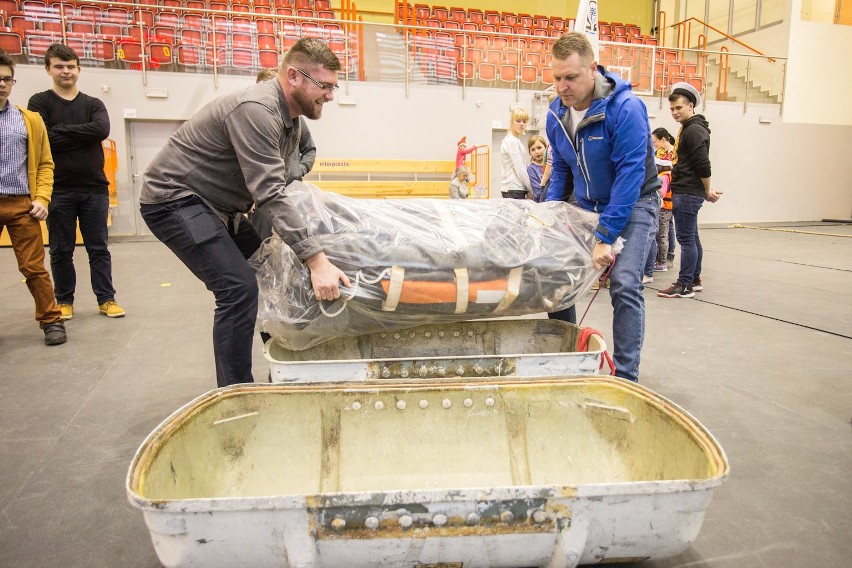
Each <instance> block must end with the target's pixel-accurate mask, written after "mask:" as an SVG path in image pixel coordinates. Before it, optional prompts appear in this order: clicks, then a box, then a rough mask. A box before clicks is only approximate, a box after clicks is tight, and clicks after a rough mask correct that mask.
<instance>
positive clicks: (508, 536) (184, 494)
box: [127, 377, 728, 568]
mask: <svg viewBox="0 0 852 568" xmlns="http://www.w3.org/2000/svg"><path fill="white" fill-rule="evenodd" d="M727 475H728V462H727V459H726V457H725V454H724V452H723V451H722V449H721V448H720V447H719V445H718V444H717V442H716V441H715V440H714V439H713V437H712V435H711V434H710V433H709V432H707V430H705V428H704V427H703V426H702V425H701V424H700V423H698V422H697V421H696V420H695V419H694V418H692V417H691V416H689V415H688V414H687V413H686V412H684V411H683V410H681V409H680V408H678V407H677V406H675V405H674V404H672V403H671V402H669V401H667V400H666V399H664V398H662V397H660V396H659V395H656V394H655V393H653V392H651V391H649V390H647V389H645V388H643V387H640V386H637V385H634V384H632V383H629V382H627V381H623V380H620V379H611V378H600V377H581V378H569V379H552V378H541V379H523V380H511V379H503V380H497V379H494V380H484V381H476V382H467V383H464V382H458V381H440V380H437V381H435V382H430V383H417V384H415V383H410V384H409V383H405V384H401V383H397V384H392V383H384V384H372V385H367V384H360V385H359V384H350V385H334V384H321V385H245V386H234V387H228V388H224V389H218V390H215V391H211V392H210V393H208V394H206V395H204V396H201V397H199V398H198V399H196V400H194V401H192V402H190V403H189V404H187V405H186V406H184V407H183V408H181V409H180V410H178V411H177V412H175V413H174V414H173V415H172V416H171V417H169V418H168V419H167V420H166V421H165V422H163V423H162V424H161V425H160V426H159V427H157V429H156V430H154V432H152V433H151V434H150V436H149V437H148V438H147V439H146V440H145V442H144V443H143V444H142V446H141V447H140V448H139V451H138V452H137V454H136V456H135V458H134V460H133V463H132V464H131V466H130V471H129V472H128V478H127V492H128V496H129V498H130V501H131V503H132V504H134V505H135V506H137V507H138V508H140V509H141V510H142V511H143V514H144V517H145V522H146V523H147V525H148V528H149V530H150V532H151V537H152V540H153V543H154V547H155V549H156V551H157V554H158V556H159V558H160V561H161V562H162V563H163V564H164V565H165V566H167V567H175V566H199V567H201V566H203V567H205V568H213V567H219V566H221V567H234V566H250V567H265V566H268V567H281V568H289V567H305V568H307V567H313V566H317V567H327V568H340V567H347V568H359V567H365V568H366V567H375V566H382V567H424V566H437V565H440V566H454V567H463V568H473V567H506V568H518V567H530V566H548V567H553V568H555V567H567V566H575V565H577V564H578V563H592V562H602V561H607V562H614V561H624V560H629V559H630V560H633V559H653V558H664V557H668V556H673V555H677V554H679V553H680V552H682V551H683V550H684V549H685V548H686V547H687V546H689V544H690V543H691V542H693V540H694V539H695V538H696V536H697V534H698V531H699V529H700V528H701V523H702V521H703V519H704V512H705V509H706V508H707V506H708V504H709V502H710V498H711V494H712V491H713V489H714V488H715V487H717V486H718V485H720V484H721V483H722V482H723V481H724V480H725V478H726V477H727Z"/></svg>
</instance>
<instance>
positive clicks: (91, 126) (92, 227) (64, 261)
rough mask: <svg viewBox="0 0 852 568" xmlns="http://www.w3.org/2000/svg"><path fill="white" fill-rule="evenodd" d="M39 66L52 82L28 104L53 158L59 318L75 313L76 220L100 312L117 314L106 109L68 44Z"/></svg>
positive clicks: (51, 226)
mask: <svg viewBox="0 0 852 568" xmlns="http://www.w3.org/2000/svg"><path fill="white" fill-rule="evenodd" d="M44 66H45V69H46V70H47V74H48V75H50V77H51V79H53V88H52V89H51V90H48V91H43V92H41V93H36V94H35V95H33V96H32V97H30V102H29V105H28V108H29V109H30V110H34V111H36V112H38V113H39V114H41V116H42V118H43V119H44V123H45V125H47V131H48V136H49V138H50V149H51V152H52V153H53V160H54V162H55V164H56V169H55V180H54V184H53V200H52V201H51V202H50V209H49V215H48V218H47V228H48V231H49V233H50V268H51V269H52V271H53V280H54V294H55V295H56V302H57V303H58V304H59V309H60V310H61V311H62V319H66V320H68V319H71V318H72V317H73V316H74V307H73V304H74V291H75V289H76V287H77V275H76V272H75V271H74V245H75V243H76V240H77V239H76V226H77V221H78V220H79V222H80V234H81V235H82V236H83V244H84V245H85V246H86V252H87V253H88V254H89V268H90V271H91V279H92V291H93V292H94V293H95V296H96V297H97V300H98V308H99V310H100V313H102V314H104V315H105V316H108V317H111V318H120V317H123V316H124V315H125V312H124V310H123V309H122V308H121V306H119V305H118V304H117V303H116V301H115V289H114V288H113V285H112V258H111V256H110V253H109V249H108V248H107V236H108V230H107V216H108V215H109V182H108V181H107V178H106V175H105V174H104V152H103V147H102V146H101V143H102V142H103V141H104V140H105V139H106V138H107V136H109V115H108V114H107V110H106V107H105V106H104V103H103V102H101V100H100V99H96V98H94V97H90V96H89V95H86V94H84V93H81V92H80V90H79V89H78V88H77V79H78V78H79V77H80V58H79V57H78V56H77V53H75V52H74V50H73V49H71V48H70V47H67V46H65V45H62V44H58V43H55V44H53V45H51V46H50V47H49V48H48V50H47V53H45V56H44Z"/></svg>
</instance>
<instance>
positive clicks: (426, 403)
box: [420, 399, 429, 408]
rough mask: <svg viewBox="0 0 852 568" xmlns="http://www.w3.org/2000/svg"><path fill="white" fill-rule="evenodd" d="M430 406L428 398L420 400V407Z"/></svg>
mask: <svg viewBox="0 0 852 568" xmlns="http://www.w3.org/2000/svg"><path fill="white" fill-rule="evenodd" d="M428 407H429V401H428V400H426V399H423V400H421V401H420V408H428Z"/></svg>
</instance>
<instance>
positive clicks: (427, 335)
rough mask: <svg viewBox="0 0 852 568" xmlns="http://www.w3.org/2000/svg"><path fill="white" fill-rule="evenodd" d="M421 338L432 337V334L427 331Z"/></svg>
mask: <svg viewBox="0 0 852 568" xmlns="http://www.w3.org/2000/svg"><path fill="white" fill-rule="evenodd" d="M423 336H424V337H432V332H431V331H427V332H426V333H424V334H423Z"/></svg>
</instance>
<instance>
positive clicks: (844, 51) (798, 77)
mask: <svg viewBox="0 0 852 568" xmlns="http://www.w3.org/2000/svg"><path fill="white" fill-rule="evenodd" d="M801 5H802V0H793V6H792V9H791V14H790V48H789V61H788V63H787V83H786V93H787V98H786V101H785V104H784V120H785V121H788V122H808V123H817V124H843V125H847V126H849V125H852V107H850V106H849V105H848V104H846V102H845V100H846V93H848V92H849V91H850V89H852V58H850V57H849V54H850V47H849V46H852V26H840V25H833V24H828V23H821V22H810V21H803V20H802V19H801V16H800V14H801V11H802V10H801ZM830 101H835V102H830Z"/></svg>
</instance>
